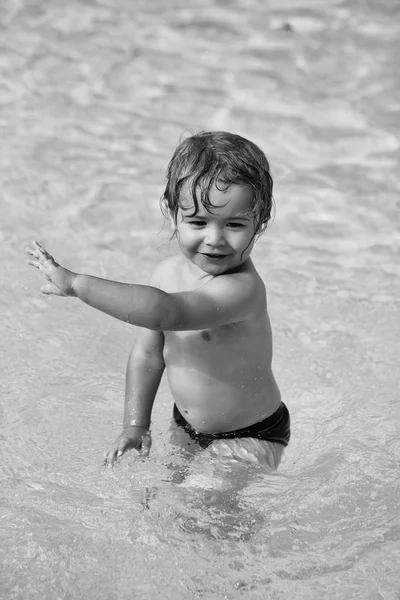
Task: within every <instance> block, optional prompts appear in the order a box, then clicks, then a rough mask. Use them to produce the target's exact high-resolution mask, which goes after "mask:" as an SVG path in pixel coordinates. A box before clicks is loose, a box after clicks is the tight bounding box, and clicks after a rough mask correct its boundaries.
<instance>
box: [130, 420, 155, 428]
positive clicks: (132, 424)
mask: <svg viewBox="0 0 400 600" xmlns="http://www.w3.org/2000/svg"><path fill="white" fill-rule="evenodd" d="M128 427H138V428H139V429H147V430H149V429H150V423H144V422H143V421H142V422H141V421H139V420H137V419H131V421H129V423H128Z"/></svg>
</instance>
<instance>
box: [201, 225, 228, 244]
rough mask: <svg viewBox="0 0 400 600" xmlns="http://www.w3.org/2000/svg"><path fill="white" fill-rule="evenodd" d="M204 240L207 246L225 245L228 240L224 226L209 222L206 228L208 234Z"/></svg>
mask: <svg viewBox="0 0 400 600" xmlns="http://www.w3.org/2000/svg"><path fill="white" fill-rule="evenodd" d="M204 241H205V243H206V244H207V246H213V247H217V246H224V245H225V243H226V241H225V236H224V232H223V231H222V228H221V227H219V226H218V225H215V224H211V223H209V225H208V227H207V229H206V236H205V240H204Z"/></svg>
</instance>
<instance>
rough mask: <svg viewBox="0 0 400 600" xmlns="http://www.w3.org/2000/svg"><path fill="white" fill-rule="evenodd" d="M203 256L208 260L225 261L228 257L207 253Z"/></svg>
mask: <svg viewBox="0 0 400 600" xmlns="http://www.w3.org/2000/svg"><path fill="white" fill-rule="evenodd" d="M202 254H203V256H205V257H206V258H208V259H210V260H216V261H219V260H223V259H224V258H226V257H227V256H228V255H227V254H215V253H206V252H202Z"/></svg>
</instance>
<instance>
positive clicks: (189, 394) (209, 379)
mask: <svg viewBox="0 0 400 600" xmlns="http://www.w3.org/2000/svg"><path fill="white" fill-rule="evenodd" d="M186 262H187V261H186V259H185V258H184V257H180V256H178V257H174V258H171V259H168V260H167V261H165V262H164V263H163V268H162V270H159V271H158V277H157V285H158V287H160V288H161V289H163V290H164V291H166V292H169V293H174V292H181V291H190V290H193V289H197V288H199V287H201V286H203V285H205V284H206V283H207V281H209V280H210V279H211V278H212V276H211V275H206V274H204V276H201V277H200V276H199V275H198V274H197V273H194V272H193V271H191V270H190V268H189V267H188V265H187V264H186ZM246 268H248V269H249V270H251V274H252V276H254V277H257V278H258V279H259V285H260V286H261V287H260V294H264V296H265V288H264V284H263V283H262V281H261V279H260V278H259V276H258V274H257V272H256V271H255V269H254V267H253V265H252V263H251V262H249V264H248V266H247V267H246ZM264 304H265V303H263V306H264ZM164 336H165V344H164V360H165V366H166V371H167V376H168V381H169V385H170V388H171V392H172V395H173V397H174V400H175V403H176V404H177V406H178V409H179V411H180V412H181V413H182V415H183V416H184V417H185V419H186V420H187V421H188V422H189V423H190V424H191V425H192V427H194V428H195V429H197V430H198V431H202V432H223V431H233V430H236V429H240V428H242V427H247V426H249V425H252V424H253V423H256V422H258V421H261V420H262V419H264V418H266V417H268V416H270V415H271V414H272V413H274V412H275V410H276V409H277V408H278V406H279V404H280V399H281V397H280V392H279V389H278V387H277V384H276V382H275V379H274V376H273V374H272V371H271V361H272V335H271V327H270V322H269V318H268V314H267V310H266V306H265V307H264V308H263V309H262V310H260V311H258V313H257V314H255V315H254V317H253V318H249V319H247V320H245V321H241V322H238V323H232V324H229V325H223V326H220V327H215V328H212V329H205V330H199V331H166V332H164Z"/></svg>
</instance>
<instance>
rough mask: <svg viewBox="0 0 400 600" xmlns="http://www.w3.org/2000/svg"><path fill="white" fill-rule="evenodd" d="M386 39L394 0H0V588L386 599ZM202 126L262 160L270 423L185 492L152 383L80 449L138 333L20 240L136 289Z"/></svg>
mask: <svg viewBox="0 0 400 600" xmlns="http://www.w3.org/2000/svg"><path fill="white" fill-rule="evenodd" d="M399 40H400V5H399V3H398V1H397V0H385V2H382V1H381V2H378V0H376V1H373V0H369V1H368V0H365V1H362V2H361V1H356V0H348V1H346V0H343V1H331V2H326V3H322V2H317V1H316V0H292V1H289V0H286V1H285V0H270V1H267V0H265V1H263V0H247V1H246V2H241V1H240V0H213V1H212V0H204V1H202V2H195V1H194V0H188V1H185V2H183V1H178V0H171V1H165V2H163V1H162V0H148V1H147V2H145V1H144V0H143V1H139V0H137V1H135V2H131V1H130V0H116V1H111V0H103V1H97V2H96V1H95V0H92V1H89V0H87V1H84V0H81V2H78V1H76V0H75V1H74V0H71V1H69V2H63V1H61V0H53V1H51V2H45V1H44V0H30V1H29V2H25V1H23V0H3V1H2V2H1V5H0V131H1V146H0V182H1V188H0V199H1V208H0V222H1V242H2V244H1V247H2V255H1V259H0V284H1V287H0V290H1V295H0V315H1V316H0V319H1V367H2V369H1V373H2V376H1V379H0V389H1V403H0V410H1V413H0V417H1V429H0V437H1V462H0V477H1V493H0V498H1V513H0V518H1V520H0V540H1V542H0V555H1V572H0V589H1V593H0V595H1V597H4V598H7V599H17V598H18V599H23V600H25V599H27V598H32V599H36V598H41V599H42V598H46V599H47V598H48V599H53V598H54V599H75V598H85V599H89V600H92V599H93V600H94V599H96V600H102V599H104V600H113V599H118V600H119V599H121V600H125V599H127V600H128V599H132V598H144V597H147V598H151V599H158V598H160V599H161V598H162V599H165V598H171V599H174V600H175V599H176V600H180V599H182V600H187V599H191V598H205V599H220V598H228V599H236V598H242V597H243V598H255V599H258V598H260V599H263V600H264V599H265V598H274V599H275V600H283V599H284V600H286V599H288V600H292V599H293V598H306V599H311V598H315V599H320V598H335V599H336V598H337V599H348V598H361V599H371V600H378V599H388V600H391V599H396V598H397V599H398V598H399V597H400V582H399V574H398V573H399V564H400V514H399V465H400V462H399V461H400V425H399V420H400V404H399V376H398V371H399V368H398V362H399V353H400V341H399V340H400V319H399V317H400V310H399V297H400V278H399V275H400V269H399V246H400V233H399V231H400V227H399V225H400V219H399V187H400V178H399V155H400V153H399V144H400V78H399V67H398V60H397V58H396V57H398V56H399V53H400V41H399ZM200 129H226V130H230V131H234V132H236V133H240V134H242V135H245V136H247V137H249V138H251V139H253V140H254V141H255V142H257V143H259V144H260V145H261V147H262V148H263V149H264V150H265V152H266V153H267V155H268V157H269V159H270V162H271V165H272V170H273V175H274V178H275V183H276V187H275V200H276V218H275V220H274V222H273V223H272V225H271V226H270V228H269V229H268V231H267V233H266V234H265V235H264V237H263V238H262V239H261V240H260V241H259V242H258V244H257V245H256V248H255V250H254V258H255V262H256V264H257V266H258V269H259V271H260V273H261V275H262V276H263V278H264V280H265V282H266V285H267V288H268V297H269V309H270V314H271V320H272V324H273V330H274V342H275V356H274V369H275V373H276V377H277V379H278V381H279V384H280V387H281V389H282V392H283V396H284V399H285V401H286V403H287V405H288V406H289V408H290V411H291V415H292V429H293V433H292V441H291V443H290V445H289V447H288V448H287V450H286V452H285V454H284V459H283V461H282V464H281V466H280V468H279V470H278V471H277V472H276V473H272V474H271V473H266V472H264V471H263V470H262V469H257V468H256V467H253V471H252V472H251V473H249V477H248V479H249V482H248V484H247V485H245V486H244V487H243V489H242V490H241V491H240V492H239V493H237V494H231V493H229V492H227V493H222V494H220V496H218V498H217V499H216V498H215V495H213V493H212V491H209V490H208V491H207V490H205V491H204V493H202V494H200V493H199V494H198V495H197V496H196V495H194V496H193V495H191V494H190V493H188V494H187V495H185V494H186V491H185V490H186V488H185V487H184V485H183V484H182V481H183V482H184V481H185V475H190V474H191V469H192V468H193V464H194V463H193V461H192V462H190V461H187V460H186V459H184V458H182V456H181V455H180V454H179V452H176V451H175V450H174V446H173V444H172V443H171V440H170V435H171V434H170V432H169V431H168V428H169V424H170V416H171V409H172V399H171V397H170V395H169V392H168V388H167V385H166V383H165V382H163V384H162V387H161V390H160V393H159V396H158V399H157V403H156V407H155V411H154V423H153V448H152V453H151V455H150V457H149V458H148V459H143V458H138V457H137V456H135V455H134V453H133V452H131V453H129V454H128V455H126V457H124V459H123V460H122V461H121V462H120V464H119V465H118V466H117V467H115V468H114V469H112V470H111V469H107V468H103V467H102V466H101V463H102V456H103V454H104V452H105V451H106V450H107V448H108V444H109V443H110V442H111V441H112V440H113V439H114V438H115V437H116V435H117V434H118V433H119V431H120V425H121V418H122V407H123V388H124V371H125V364H126V359H127V356H128V352H129V349H130V347H131V344H132V340H133V338H134V335H135V332H134V330H133V329H132V328H129V327H128V326H127V325H124V324H122V323H119V322H116V321H115V322H114V321H113V320H112V319H109V318H107V317H106V316H104V315H101V314H100V313H96V312H95V311H92V310H91V309H89V308H87V307H85V306H84V305H82V304H79V303H78V302H77V301H74V300H62V299H57V298H53V299H44V298H42V297H41V296H40V294H39V293H38V287H39V285H40V278H39V276H38V275H37V273H36V272H34V271H33V270H30V268H28V267H27V266H26V262H25V257H24V256H23V247H24V246H25V245H26V243H27V242H29V241H31V240H32V239H38V240H40V241H42V242H43V243H45V244H46V247H48V248H49V250H50V251H52V252H53V253H54V254H55V256H56V257H57V258H58V259H59V260H60V261H61V262H63V263H64V264H65V265H66V266H71V268H75V269H76V270H82V271H86V272H91V273H93V274H97V275H100V276H109V277H112V278H114V279H119V280H123V281H137V282H147V279H148V274H149V272H150V271H151V269H152V268H153V266H154V265H155V264H156V263H157V261H158V260H160V258H162V257H163V256H165V255H167V254H169V253H171V252H173V251H174V247H173V245H171V244H169V242H168V237H169V233H168V229H167V228H166V227H164V228H163V220H162V217H161V215H160V213H159V208H158V199H159V197H160V195H161V192H162V183H163V177H164V173H165V166H166V163H167V161H168V159H169V158H170V155H171V153H172V151H173V149H174V147H175V145H176V143H177V142H178V140H179V137H180V136H181V135H182V133H183V132H185V131H198V130H200ZM200 464H201V457H200ZM209 466H210V465H208V467H209ZM203 475H204V477H207V468H206V466H204V473H203Z"/></svg>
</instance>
